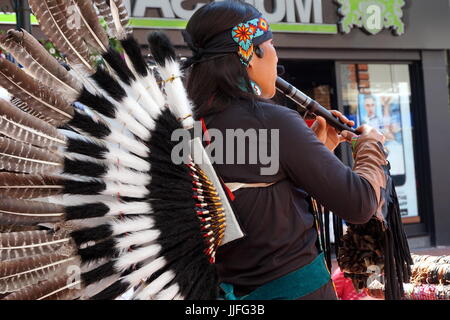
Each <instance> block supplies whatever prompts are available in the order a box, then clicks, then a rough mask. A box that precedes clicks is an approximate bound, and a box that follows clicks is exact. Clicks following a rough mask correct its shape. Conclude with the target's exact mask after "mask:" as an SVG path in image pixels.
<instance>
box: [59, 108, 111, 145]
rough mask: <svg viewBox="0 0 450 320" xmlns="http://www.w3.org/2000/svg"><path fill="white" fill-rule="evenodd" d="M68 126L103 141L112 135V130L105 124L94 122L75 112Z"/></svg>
mask: <svg viewBox="0 0 450 320" xmlns="http://www.w3.org/2000/svg"><path fill="white" fill-rule="evenodd" d="M67 125H68V126H70V127H73V128H75V129H79V130H81V131H82V132H85V133H87V134H89V135H90V136H92V137H95V138H97V139H103V138H105V137H107V136H109V135H110V134H111V130H110V129H109V128H108V127H107V126H106V125H105V124H103V123H99V122H96V121H94V120H93V119H92V118H91V117H90V116H88V115H86V114H83V113H81V112H78V111H77V110H75V112H74V116H73V118H72V120H70V121H69V122H68V123H67Z"/></svg>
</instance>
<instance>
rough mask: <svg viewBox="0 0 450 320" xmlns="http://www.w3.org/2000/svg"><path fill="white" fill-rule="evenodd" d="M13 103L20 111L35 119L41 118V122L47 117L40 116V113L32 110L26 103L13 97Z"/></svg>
mask: <svg viewBox="0 0 450 320" xmlns="http://www.w3.org/2000/svg"><path fill="white" fill-rule="evenodd" d="M9 102H11V104H12V105H13V106H15V107H17V108H19V109H20V110H22V111H23V112H26V113H29V114H31V115H32V116H33V117H36V118H39V119H41V120H44V121H45V118H46V117H45V116H44V115H42V114H40V113H39V112H37V111H35V110H33V109H31V108H30V107H29V106H28V104H27V103H26V102H23V101H22V100H20V99H19V98H16V97H11V100H10V101H9Z"/></svg>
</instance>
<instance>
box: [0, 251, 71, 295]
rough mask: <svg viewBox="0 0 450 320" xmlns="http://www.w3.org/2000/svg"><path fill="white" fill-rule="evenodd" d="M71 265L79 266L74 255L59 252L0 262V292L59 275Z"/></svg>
mask: <svg viewBox="0 0 450 320" xmlns="http://www.w3.org/2000/svg"><path fill="white" fill-rule="evenodd" d="M73 265H75V266H79V261H78V259H77V258H76V257H70V256H66V255H63V254H59V253H53V254H49V255H41V256H32V257H25V258H23V259H16V260H9V261H4V262H0V293H6V292H15V291H18V290H21V289H23V288H25V287H27V286H30V285H33V284H36V283H38V282H39V281H42V280H45V279H49V278H52V277H55V276H57V275H61V274H63V273H65V272H66V270H67V267H68V266H73Z"/></svg>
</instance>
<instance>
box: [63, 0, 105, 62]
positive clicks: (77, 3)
mask: <svg viewBox="0 0 450 320" xmlns="http://www.w3.org/2000/svg"><path fill="white" fill-rule="evenodd" d="M69 2H70V5H71V8H75V10H76V12H77V14H79V16H80V22H81V27H82V29H83V35H82V36H83V38H84V39H85V41H86V42H88V43H89V44H90V45H91V46H93V47H94V48H96V50H97V52H100V53H104V52H106V51H107V50H108V48H109V39H108V35H107V33H106V31H105V29H103V27H102V26H101V25H100V22H99V20H98V16H97V13H96V12H95V9H94V6H93V4H92V1H91V0H69ZM72 13H73V12H72Z"/></svg>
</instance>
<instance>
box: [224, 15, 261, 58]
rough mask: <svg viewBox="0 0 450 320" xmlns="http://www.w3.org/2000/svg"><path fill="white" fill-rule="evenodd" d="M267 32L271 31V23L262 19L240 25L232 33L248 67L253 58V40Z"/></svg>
mask: <svg viewBox="0 0 450 320" xmlns="http://www.w3.org/2000/svg"><path fill="white" fill-rule="evenodd" d="M267 31H269V23H268V22H267V20H266V19H264V18H262V17H261V18H255V19H252V20H250V21H247V22H245V23H240V24H238V25H237V26H236V27H234V28H233V30H232V31H231V34H232V37H233V40H234V41H236V43H237V44H238V45H239V49H238V55H239V57H240V59H241V62H242V63H243V64H244V65H245V66H246V67H248V65H249V63H250V61H251V60H252V58H253V52H254V47H253V39H255V38H257V37H259V36H262V35H263V34H264V33H265V32H267Z"/></svg>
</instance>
